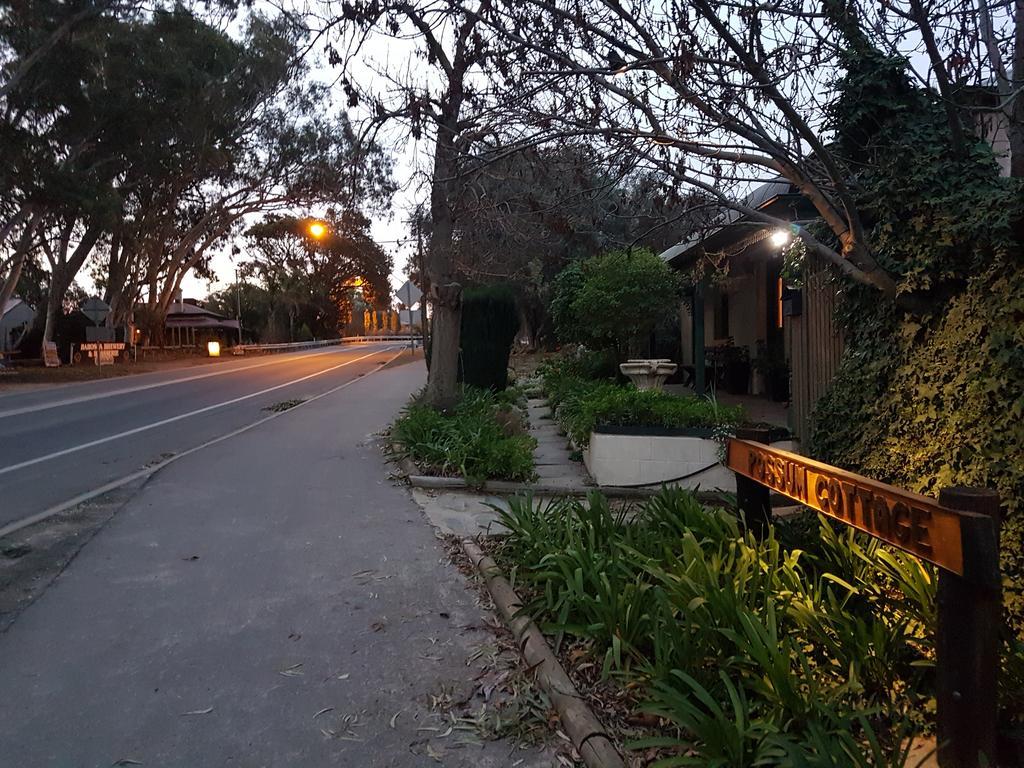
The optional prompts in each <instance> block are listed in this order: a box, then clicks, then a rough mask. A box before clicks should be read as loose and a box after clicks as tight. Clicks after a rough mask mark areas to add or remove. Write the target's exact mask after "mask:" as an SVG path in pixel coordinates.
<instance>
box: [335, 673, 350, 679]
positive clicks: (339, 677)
mask: <svg viewBox="0 0 1024 768" xmlns="http://www.w3.org/2000/svg"><path fill="white" fill-rule="evenodd" d="M350 674H352V673H351V672H346V673H345V674H344V675H338V679H339V680H348V678H349V675H350Z"/></svg>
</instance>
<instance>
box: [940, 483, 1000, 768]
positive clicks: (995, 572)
mask: <svg viewBox="0 0 1024 768" xmlns="http://www.w3.org/2000/svg"><path fill="white" fill-rule="evenodd" d="M939 504H941V505H942V506H944V507H947V508H949V509H955V510H958V511H962V512H967V513H974V514H972V515H969V516H965V518H964V520H963V523H962V526H961V531H962V539H963V556H964V575H963V576H962V577H961V576H957V575H956V574H955V573H952V572H950V571H947V570H944V569H940V570H939V583H938V598H937V603H938V627H937V631H936V637H935V649H936V665H935V666H936V669H935V676H936V704H937V720H938V723H937V724H938V760H939V765H940V766H941V767H942V768H982V766H995V765H997V762H996V760H997V758H996V716H997V709H996V706H997V695H996V690H997V689H996V683H997V677H998V670H999V629H1000V627H1001V626H1002V589H1001V586H1000V578H999V494H998V493H996V492H995V491H991V490H988V489H985V488H944V489H942V490H941V491H940V492H939Z"/></svg>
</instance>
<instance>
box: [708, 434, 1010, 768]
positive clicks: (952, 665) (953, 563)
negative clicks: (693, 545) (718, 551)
mask: <svg viewBox="0 0 1024 768" xmlns="http://www.w3.org/2000/svg"><path fill="white" fill-rule="evenodd" d="M737 432H738V433H740V434H744V436H747V437H754V436H755V435H756V438H755V440H745V439H739V438H732V439H730V440H729V447H728V457H727V461H726V463H727V465H728V467H729V469H731V470H732V471H733V472H735V473H736V501H737V504H738V506H739V507H740V509H741V510H743V513H744V518H745V520H746V521H747V524H748V526H750V529H751V530H752V531H753V532H754V535H755V536H757V535H759V534H761V535H764V532H765V530H766V527H767V523H768V522H770V521H771V516H772V512H771V498H770V495H771V492H772V491H775V492H776V493H780V494H782V495H783V496H788V497H789V498H791V499H795V500H796V501H799V502H800V503H801V504H805V505H806V506H808V507H810V508H811V509H815V510H817V511H818V512H820V513H822V514H823V515H826V516H827V517H828V518H830V519H831V520H835V521H838V522H840V523H844V524H845V525H849V526H852V527H854V528H858V529H860V530H862V531H864V532H865V533H868V534H870V535H872V536H874V537H875V538H878V539H881V540H882V541H884V542H886V543H887V544H891V545H892V546H894V547H897V548H899V549H902V550H903V551H904V552H909V553H910V554H912V555H916V556H917V557H919V558H921V559H922V560H927V561H929V562H932V563H934V564H935V565H937V566H938V567H939V572H938V584H937V589H936V601H935V602H936V622H935V700H936V706H935V712H936V720H937V723H936V725H937V733H938V742H939V748H938V759H939V765H941V766H955V768H982V766H988V765H994V764H995V760H994V759H993V758H994V757H995V755H996V744H997V735H996V726H995V724H996V721H997V720H998V718H997V704H996V694H995V692H996V689H997V688H998V685H997V678H998V671H999V648H1000V643H1001V640H1000V632H999V628H1000V625H1001V623H1002V622H1001V616H1002V611H1003V599H1002V581H1001V578H1000V572H999V518H1000V508H999V506H1000V501H999V494H998V493H997V492H995V491H992V490H989V489H986V488H960V487H953V488H943V489H942V490H941V491H940V492H939V498H938V501H937V502H936V501H935V500H933V499H930V498H928V497H927V496H922V495H921V494H918V493H913V492H911V491H906V490H903V489H902V488H895V487H893V486H891V485H886V484H885V483H880V482H878V481H877V480H872V479H871V478H868V477H862V476H861V475H856V474H854V473H853V472H847V471H846V470H843V469H839V468H838V467H831V466H829V465H828V464H823V463H822V462H820V461H814V460H813V459H807V458H804V457H803V456H800V455H799V454H796V453H790V452H788V451H780V450H778V449H776V448H771V447H769V446H768V445H767V444H766V443H767V442H768V430H765V429H759V428H749V429H747V430H745V431H744V432H742V433H741V432H740V431H739V430H737Z"/></svg>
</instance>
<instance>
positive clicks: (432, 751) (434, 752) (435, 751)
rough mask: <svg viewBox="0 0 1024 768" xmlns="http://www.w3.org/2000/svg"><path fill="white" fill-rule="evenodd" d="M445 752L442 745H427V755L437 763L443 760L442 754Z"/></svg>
mask: <svg viewBox="0 0 1024 768" xmlns="http://www.w3.org/2000/svg"><path fill="white" fill-rule="evenodd" d="M446 752H447V750H445V749H444V748H443V747H437V748H435V747H434V745H433V744H428V745H427V757H432V758H434V760H436V761H437V762H439V763H443V762H444V756H445V753H446Z"/></svg>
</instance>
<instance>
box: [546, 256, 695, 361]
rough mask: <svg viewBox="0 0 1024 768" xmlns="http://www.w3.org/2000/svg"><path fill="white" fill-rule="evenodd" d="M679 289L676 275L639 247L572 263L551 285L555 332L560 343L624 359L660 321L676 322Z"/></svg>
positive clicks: (678, 280)
mask: <svg viewBox="0 0 1024 768" xmlns="http://www.w3.org/2000/svg"><path fill="white" fill-rule="evenodd" d="M681 285H682V284H681V282H680V278H679V275H678V274H677V273H676V272H675V271H674V270H672V269H671V268H670V267H669V266H668V265H667V264H665V262H663V261H662V260H661V259H659V258H658V256H657V255H656V254H654V253H653V252H651V251H649V250H647V249H644V248H640V249H636V250H630V251H621V250H620V251H609V252H607V253H602V254H600V255H598V256H594V257H591V258H589V259H585V260H583V261H577V262H573V263H572V264H570V265H569V266H568V267H567V268H566V269H565V270H563V271H562V272H561V273H560V274H559V275H558V277H557V278H556V279H555V282H554V297H553V299H552V302H551V316H552V319H553V320H554V323H555V330H556V331H557V333H558V337H559V338H560V339H561V340H562V341H568V342H576V343H579V344H585V345H586V346H587V347H589V348H591V349H597V350H608V351H611V352H613V353H614V354H615V356H616V358H617V359H619V360H622V359H625V358H626V357H627V356H628V354H629V353H630V351H631V350H638V351H639V348H641V347H646V344H647V342H648V340H649V338H650V335H651V333H652V332H653V331H654V329H655V328H657V327H658V326H659V325H661V324H662V323H663V322H664V320H665V318H669V317H675V313H676V312H677V310H678V302H679V299H680V295H681Z"/></svg>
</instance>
